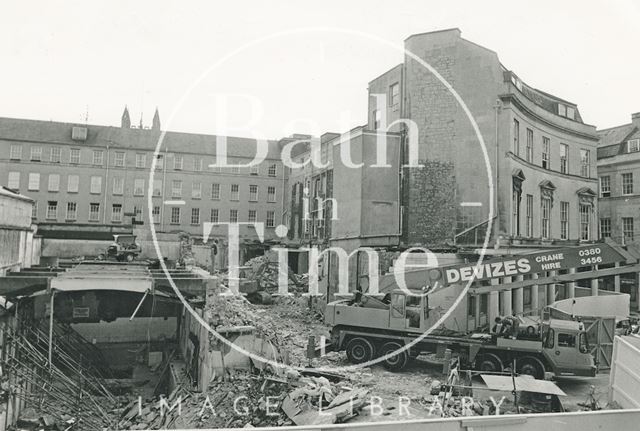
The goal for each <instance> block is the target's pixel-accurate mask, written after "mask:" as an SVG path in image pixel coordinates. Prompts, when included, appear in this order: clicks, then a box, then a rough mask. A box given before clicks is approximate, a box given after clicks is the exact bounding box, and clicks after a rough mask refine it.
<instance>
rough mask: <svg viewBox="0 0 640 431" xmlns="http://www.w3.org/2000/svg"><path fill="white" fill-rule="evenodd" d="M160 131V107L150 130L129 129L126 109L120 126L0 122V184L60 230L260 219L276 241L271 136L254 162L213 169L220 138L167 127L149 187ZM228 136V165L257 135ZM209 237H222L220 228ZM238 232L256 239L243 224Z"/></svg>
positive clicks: (276, 169)
mask: <svg viewBox="0 0 640 431" xmlns="http://www.w3.org/2000/svg"><path fill="white" fill-rule="evenodd" d="M161 133H162V132H161V130H160V120H159V116H158V113H157V112H156V116H155V117H154V121H153V127H152V128H150V129H146V128H132V127H131V122H130V119H129V113H128V111H127V110H126V109H125V112H124V114H123V116H122V123H121V127H109V126H98V125H87V124H67V123H59V122H48V121H35V120H23V119H10V118H0V183H1V184H4V185H6V186H7V187H8V188H10V189H12V190H15V191H19V192H20V193H22V194H24V195H26V196H28V197H30V198H32V199H33V200H34V202H35V205H34V207H33V213H32V217H33V221H34V222H36V223H39V224H43V223H45V224H48V225H59V228H60V229H64V228H65V226H69V225H74V226H91V225H93V226H95V225H100V226H105V225H109V226H122V225H130V224H131V222H132V220H134V219H135V221H136V222H138V223H143V226H147V227H148V226H149V222H150V221H152V222H153V223H154V226H155V229H156V230H157V231H158V232H187V233H190V234H193V235H196V236H197V235H202V234H203V224H204V223H205V222H214V223H215V222H229V221H239V222H252V221H259V222H264V223H265V225H266V227H267V228H266V232H265V236H266V237H267V238H275V237H276V236H275V233H274V228H275V226H277V225H279V224H280V223H282V212H283V207H282V196H283V191H284V179H285V172H284V169H283V165H282V161H281V158H280V152H279V147H278V143H277V142H276V141H268V151H267V156H266V159H265V160H264V162H262V163H261V164H260V165H258V166H256V167H251V168H247V167H231V168H217V167H210V165H211V164H213V163H215V161H216V142H217V140H218V139H219V137H217V136H213V135H201V134H190V133H179V132H166V133H165V134H164V137H163V142H162V146H161V148H160V151H159V154H158V157H157V159H156V160H155V171H154V177H153V183H152V184H151V187H149V186H150V184H149V178H150V169H151V166H152V162H153V157H154V151H155V148H156V145H157V142H158V140H159V138H160V136H161ZM226 140H227V148H228V151H227V154H228V160H229V163H230V164H247V163H249V161H251V160H252V159H253V158H254V155H255V154H256V147H257V143H256V140H253V139H248V138H236V137H227V138H226ZM149 192H151V195H152V205H151V206H149V205H148V195H149ZM212 235H213V236H219V237H226V235H227V231H226V227H225V226H217V227H214V228H213V230H212ZM241 236H242V237H243V238H245V239H249V240H252V241H253V240H256V239H257V237H256V235H255V230H254V229H253V228H252V227H249V226H241Z"/></svg>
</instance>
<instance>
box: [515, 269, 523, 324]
mask: <svg viewBox="0 0 640 431" xmlns="http://www.w3.org/2000/svg"><path fill="white" fill-rule="evenodd" d="M522 280H524V277H523V276H522V275H518V276H517V277H516V281H522ZM523 291H524V288H523V287H518V288H515V289H513V312H514V313H515V314H518V315H521V314H522V313H523V311H524V292H523Z"/></svg>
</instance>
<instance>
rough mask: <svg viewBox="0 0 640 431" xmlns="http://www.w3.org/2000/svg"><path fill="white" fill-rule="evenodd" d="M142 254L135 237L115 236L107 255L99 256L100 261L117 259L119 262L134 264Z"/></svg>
mask: <svg viewBox="0 0 640 431" xmlns="http://www.w3.org/2000/svg"><path fill="white" fill-rule="evenodd" d="M140 253H142V248H141V247H140V245H138V243H136V236H135V235H114V236H113V243H111V244H110V245H109V247H107V251H106V253H101V254H100V255H98V259H100V260H104V259H115V260H117V261H119V262H133V261H134V260H135V259H136V258H137V257H138V256H139V255H140Z"/></svg>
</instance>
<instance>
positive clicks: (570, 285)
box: [565, 268, 577, 298]
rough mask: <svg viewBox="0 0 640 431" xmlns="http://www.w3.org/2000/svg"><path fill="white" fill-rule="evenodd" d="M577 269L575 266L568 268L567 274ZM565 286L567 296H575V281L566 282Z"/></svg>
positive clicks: (573, 272)
mask: <svg viewBox="0 0 640 431" xmlns="http://www.w3.org/2000/svg"><path fill="white" fill-rule="evenodd" d="M576 272H577V271H576V269H575V268H569V274H575V273H576ZM565 286H567V289H566V291H567V298H575V297H576V283H575V282H570V283H567V284H566V285H565Z"/></svg>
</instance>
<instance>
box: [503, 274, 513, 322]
mask: <svg viewBox="0 0 640 431" xmlns="http://www.w3.org/2000/svg"><path fill="white" fill-rule="evenodd" d="M502 280H503V281H502V282H503V284H509V283H511V277H504V278H503V279H502ZM511 305H512V297H511V289H509V290H503V291H502V292H500V312H501V313H502V315H503V316H511V314H512V312H513V311H512V307H511Z"/></svg>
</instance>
